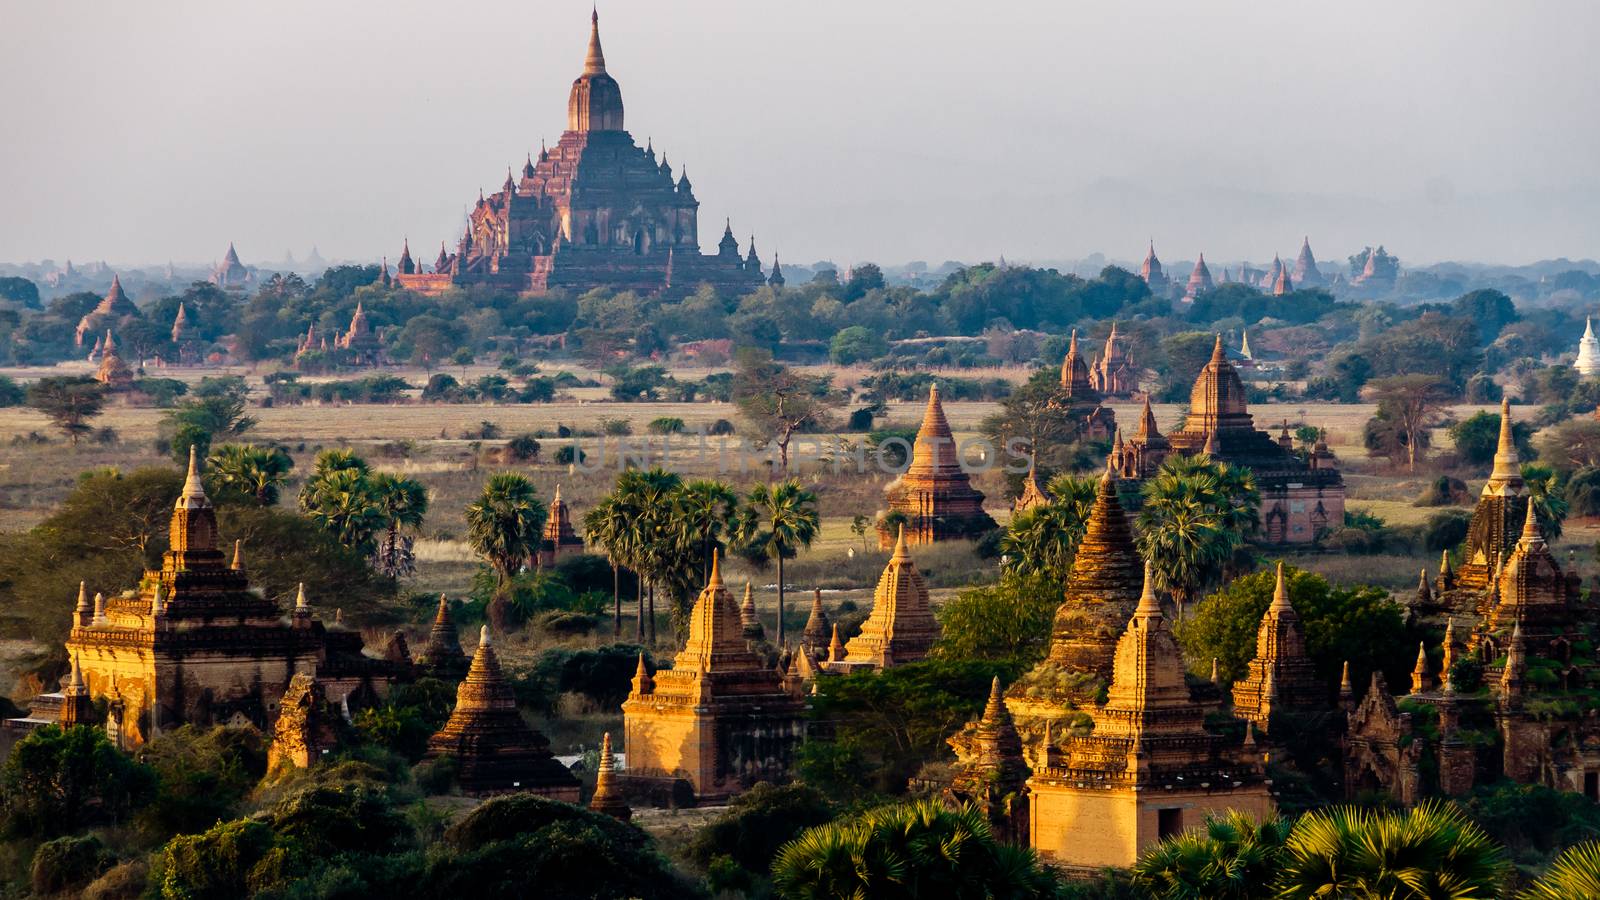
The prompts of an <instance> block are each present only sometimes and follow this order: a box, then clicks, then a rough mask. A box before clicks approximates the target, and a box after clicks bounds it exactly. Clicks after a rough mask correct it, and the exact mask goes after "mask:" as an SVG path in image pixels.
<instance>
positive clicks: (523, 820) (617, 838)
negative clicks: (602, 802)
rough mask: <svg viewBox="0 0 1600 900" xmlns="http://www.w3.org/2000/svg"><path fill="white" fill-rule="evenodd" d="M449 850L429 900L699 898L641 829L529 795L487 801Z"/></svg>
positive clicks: (455, 833) (431, 882) (450, 834)
mask: <svg viewBox="0 0 1600 900" xmlns="http://www.w3.org/2000/svg"><path fill="white" fill-rule="evenodd" d="M445 844H446V845H447V846H448V847H449V848H450V850H451V852H449V853H447V854H440V855H437V856H435V857H433V858H432V859H431V860H430V867H429V871H428V873H427V875H426V876H425V877H424V878H423V879H422V880H421V881H420V883H419V885H418V888H419V891H420V894H421V895H422V896H424V897H430V898H433V897H437V898H441V900H443V898H447V897H469V896H479V897H515V896H524V895H525V893H526V890H527V886H528V885H538V893H539V896H540V897H547V898H550V900H588V898H593V897H635V898H639V900H679V898H683V900H688V898H692V897H694V896H695V895H696V892H695V891H694V890H693V889H692V888H691V887H690V886H688V885H687V884H685V883H683V882H682V880H681V879H679V878H678V876H677V875H676V874H674V873H673V871H672V867H671V865H670V864H669V863H668V862H667V861H666V860H665V859H664V858H662V857H661V856H660V855H659V854H658V853H657V852H656V850H655V848H654V846H653V843H652V842H651V840H650V838H649V836H648V835H646V834H645V833H644V832H643V831H641V830H640V829H639V828H638V827H637V826H634V825H630V824H628V823H625V822H619V821H617V820H616V819H613V818H611V817H610V816H602V815H599V814H596V813H592V812H589V811H588V810H586V809H583V808H581V807H577V806H573V805H571V804H568V803H560V802H558V801H554V800H547V799H545V798H543V797H535V796H533V795H531V794H512V795H510V796H505V797H495V798H493V799H491V800H488V801H487V802H485V803H483V804H482V805H480V806H479V807H478V808H476V809H474V810H473V811H472V812H471V813H469V814H467V816H466V817H464V818H463V819H461V820H460V821H459V822H457V823H456V824H454V825H452V826H451V827H450V829H449V830H448V831H447V832H446V833H445Z"/></svg>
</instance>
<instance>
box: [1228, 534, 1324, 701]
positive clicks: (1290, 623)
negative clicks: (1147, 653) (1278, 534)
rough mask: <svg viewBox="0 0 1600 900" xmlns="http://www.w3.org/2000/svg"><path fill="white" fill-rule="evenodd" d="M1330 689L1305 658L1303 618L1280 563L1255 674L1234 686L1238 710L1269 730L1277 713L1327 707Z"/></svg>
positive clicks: (1253, 665) (1261, 631) (1258, 637)
mask: <svg viewBox="0 0 1600 900" xmlns="http://www.w3.org/2000/svg"><path fill="white" fill-rule="evenodd" d="M1325 693H1326V692H1325V691H1324V689H1323V687H1322V685H1321V683H1320V682H1319V681H1318V679H1317V671H1316V667H1315V666H1314V665H1312V663H1311V659H1310V657H1308V656H1306V642H1305V636H1304V635H1303V634H1302V633H1301V630H1300V616H1299V615H1297V614H1296V613H1295V611H1294V605H1293V604H1291V603H1290V602H1289V583H1288V579H1287V578H1286V577H1285V576H1284V569H1283V563H1282V562H1279V563H1278V581H1277V586H1276V587H1275V588H1274V589H1273V592H1272V604H1271V605H1270V606H1268V607H1267V612H1266V614H1265V615H1263V616H1262V617H1261V625H1260V627H1259V628H1258V629H1257V630H1256V656H1255V659H1253V660H1251V661H1250V673H1249V674H1248V675H1246V676H1245V677H1244V679H1243V680H1241V681H1240V682H1238V683H1237V684H1235V685H1234V686H1233V714H1234V715H1235V716H1238V717H1239V718H1241V719H1245V720H1248V721H1250V722H1253V723H1255V725H1256V727H1257V728H1258V729H1259V730H1260V731H1262V732H1263V733H1270V731H1271V721H1272V714H1273V713H1274V712H1282V711H1286V710H1292V709H1320V708H1323V707H1326V706H1327V697H1326V696H1325Z"/></svg>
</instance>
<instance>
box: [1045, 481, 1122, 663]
mask: <svg viewBox="0 0 1600 900" xmlns="http://www.w3.org/2000/svg"><path fill="white" fill-rule="evenodd" d="M1143 570H1144V565H1143V563H1142V562H1141V561H1140V559H1139V553H1138V550H1137V549H1136V548H1135V547H1134V544H1133V532H1132V530H1131V529H1129V527H1128V516H1127V514H1126V513H1125V512H1124V511H1123V509H1122V503H1121V501H1120V500H1119V499H1118V498H1117V479H1116V476H1115V475H1113V474H1112V472H1111V471H1110V470H1109V469H1108V470H1107V471H1106V473H1105V474H1104V475H1102V476H1101V477H1100V486H1099V487H1098V488H1097V489H1096V491H1095V498H1094V506H1093V507H1091V508H1090V511H1089V521H1088V523H1087V525H1086V526H1085V530H1084V535H1083V540H1082V541H1080V542H1079V544H1078V554H1077V556H1076V557H1075V558H1074V559H1073V561H1072V574H1071V575H1070V576H1069V577H1068V579H1067V591H1066V597H1065V599H1064V600H1063V601H1062V603H1061V606H1060V607H1059V608H1058V609H1057V610H1056V615H1055V624H1054V625H1053V626H1052V627H1051V632H1050V652H1049V655H1048V657H1047V659H1048V660H1049V661H1050V662H1053V663H1055V664H1056V665H1058V666H1061V667H1063V668H1065V669H1067V670H1069V671H1073V672H1082V673H1092V674H1095V675H1098V676H1100V677H1101V678H1103V679H1107V680H1109V679H1110V677H1111V674H1112V663H1113V658H1114V656H1115V654H1116V647H1117V640H1118V635H1119V634H1120V633H1121V629H1122V628H1123V627H1124V626H1125V625H1126V624H1127V622H1128V618H1129V616H1131V615H1133V612H1134V609H1135V608H1136V607H1137V606H1138V603H1139V593H1140V589H1141V587H1142V585H1143Z"/></svg>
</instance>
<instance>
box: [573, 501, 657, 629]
mask: <svg viewBox="0 0 1600 900" xmlns="http://www.w3.org/2000/svg"><path fill="white" fill-rule="evenodd" d="M631 521H632V510H631V509H630V508H629V507H628V506H627V505H626V504H625V503H623V502H622V501H621V500H620V499H619V498H618V497H617V495H616V494H607V495H606V496H604V497H602V498H600V501H599V502H597V503H596V504H595V505H594V506H592V507H590V508H589V511H588V512H586V513H584V515H583V533H584V537H585V539H586V540H588V542H589V545H590V546H598V547H599V548H600V549H601V550H602V551H604V552H605V555H606V562H607V563H608V564H609V565H610V566H611V607H612V613H611V633H612V636H614V637H621V636H622V575H621V569H622V567H623V566H625V565H627V561H628V560H629V559H630V558H631V557H630V556H629V553H630V551H631V548H630V547H629V545H628V539H629V537H630V535H631V528H630V524H631ZM641 621H643V617H642V615H641ZM634 637H635V638H637V639H638V640H641V641H642V640H644V634H643V633H642V632H641V633H640V634H637V635H635V636H634Z"/></svg>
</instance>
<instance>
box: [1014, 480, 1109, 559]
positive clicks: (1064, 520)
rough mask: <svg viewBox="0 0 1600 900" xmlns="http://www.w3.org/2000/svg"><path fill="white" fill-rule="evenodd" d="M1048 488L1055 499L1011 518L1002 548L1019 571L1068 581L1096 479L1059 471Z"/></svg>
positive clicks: (1094, 489) (1090, 508)
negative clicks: (1061, 473) (1059, 473)
mask: <svg viewBox="0 0 1600 900" xmlns="http://www.w3.org/2000/svg"><path fill="white" fill-rule="evenodd" d="M1048 490H1049V493H1050V494H1051V496H1052V497H1053V498H1054V499H1052V500H1051V501H1050V502H1049V503H1047V504H1045V505H1044V506H1038V507H1034V508H1033V509H1029V510H1025V511H1023V512H1022V513H1020V514H1018V515H1017V516H1016V517H1015V518H1013V519H1012V520H1011V525H1010V527H1008V528H1007V529H1006V533H1005V534H1004V535H1002V536H1001V538H1000V552H1001V553H1003V554H1005V558H1006V567H1007V568H1008V569H1010V570H1011V571H1013V572H1016V573H1017V574H1019V575H1044V576H1046V577H1049V578H1051V579H1053V580H1056V581H1063V582H1064V581H1066V579H1067V576H1068V575H1069V574H1071V571H1072V560H1073V558H1074V557H1076V556H1077V555H1078V544H1080V543H1081V542H1082V541H1083V535H1084V532H1085V531H1086V530H1087V528H1088V525H1089V512H1090V510H1092V509H1093V508H1094V496H1095V491H1096V483H1095V481H1094V479H1092V478H1079V477H1077V476H1075V475H1057V476H1056V477H1055V478H1052V479H1051V480H1050V486H1049V488H1048Z"/></svg>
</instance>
